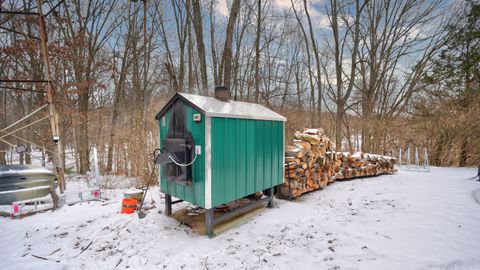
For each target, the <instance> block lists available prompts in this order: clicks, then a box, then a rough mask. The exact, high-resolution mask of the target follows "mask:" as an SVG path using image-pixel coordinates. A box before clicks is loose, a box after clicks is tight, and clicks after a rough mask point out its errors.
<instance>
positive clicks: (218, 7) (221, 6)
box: [214, 0, 230, 17]
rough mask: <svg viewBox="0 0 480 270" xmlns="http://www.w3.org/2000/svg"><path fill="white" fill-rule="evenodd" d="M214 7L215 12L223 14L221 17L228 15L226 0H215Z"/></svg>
mask: <svg viewBox="0 0 480 270" xmlns="http://www.w3.org/2000/svg"><path fill="white" fill-rule="evenodd" d="M214 9H215V12H216V13H217V14H218V15H220V16H223V17H228V15H229V12H230V11H229V10H228V4H227V0H218V1H216V3H215V7H214Z"/></svg>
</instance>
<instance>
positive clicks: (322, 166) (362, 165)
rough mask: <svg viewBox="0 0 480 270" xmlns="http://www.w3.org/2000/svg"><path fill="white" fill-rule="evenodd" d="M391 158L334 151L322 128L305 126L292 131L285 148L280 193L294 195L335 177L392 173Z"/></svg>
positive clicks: (320, 186)
mask: <svg viewBox="0 0 480 270" xmlns="http://www.w3.org/2000/svg"><path fill="white" fill-rule="evenodd" d="M395 161H396V159H395V158H393V157H388V156H381V155H374V154H368V153H362V152H356V153H353V154H351V153H349V152H335V151H333V150H332V143H331V141H330V139H329V138H328V137H327V136H325V133H324V131H323V129H321V128H306V129H304V130H303V132H300V131H297V132H295V139H294V140H293V142H292V144H291V145H288V146H287V148H286V151H285V183H284V185H283V186H282V187H280V194H281V195H283V196H293V197H298V196H300V195H302V194H303V193H306V192H309V191H313V190H317V189H320V188H323V187H325V186H326V185H327V184H329V183H332V182H333V181H335V180H345V179H351V178H355V177H363V176H375V175H380V174H384V173H393V172H394V171H395V169H394V165H395Z"/></svg>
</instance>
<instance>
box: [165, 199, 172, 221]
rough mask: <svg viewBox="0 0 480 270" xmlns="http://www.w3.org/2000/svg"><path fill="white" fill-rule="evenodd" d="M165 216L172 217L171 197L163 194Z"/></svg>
mask: <svg viewBox="0 0 480 270" xmlns="http://www.w3.org/2000/svg"><path fill="white" fill-rule="evenodd" d="M165 215H167V216H171V215H172V196H171V195H168V194H165Z"/></svg>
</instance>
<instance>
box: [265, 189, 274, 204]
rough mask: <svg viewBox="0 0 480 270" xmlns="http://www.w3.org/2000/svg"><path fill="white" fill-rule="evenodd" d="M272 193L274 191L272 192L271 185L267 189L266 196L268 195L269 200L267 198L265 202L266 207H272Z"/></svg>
mask: <svg viewBox="0 0 480 270" xmlns="http://www.w3.org/2000/svg"><path fill="white" fill-rule="evenodd" d="M273 193H274V192H273V187H272V188H269V189H267V194H268V197H270V200H268V203H267V207H268V208H272V207H273Z"/></svg>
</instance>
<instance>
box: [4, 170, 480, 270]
mask: <svg viewBox="0 0 480 270" xmlns="http://www.w3.org/2000/svg"><path fill="white" fill-rule="evenodd" d="M475 173H476V170H475V169H458V168H448V169H445V168H432V172H431V173H425V172H404V171H400V172H399V173H398V174H395V175H384V176H379V177H376V178H368V179H358V180H355V181H348V182H336V183H334V184H332V185H331V186H329V192H322V191H317V192H313V193H309V194H307V195H305V196H303V197H301V198H299V199H298V200H296V201H293V202H288V201H281V200H276V201H275V207H274V208H273V209H271V210H266V211H265V212H263V213H262V214H260V215H259V216H257V217H255V218H254V219H252V220H250V221H248V222H247V223H246V224H243V225H241V226H239V227H237V228H234V229H232V230H230V231H227V232H225V233H224V234H221V235H219V236H217V237H215V238H212V239H209V238H206V237H203V236H198V235H195V234H192V232H191V229H190V228H188V227H186V226H183V225H180V224H179V223H178V222H176V221H175V220H174V219H172V218H169V217H166V216H165V215H163V214H159V213H158V210H159V209H162V210H163V207H164V205H163V197H162V194H160V193H159V192H158V188H154V191H153V192H150V193H149V194H148V195H147V198H146V208H147V209H148V208H150V210H149V211H148V215H147V216H146V218H145V219H138V217H137V216H136V215H121V214H119V211H120V199H121V196H122V194H123V192H124V190H106V194H107V196H108V198H109V200H107V201H106V202H103V203H102V202H91V203H84V204H78V205H74V206H71V207H64V208H62V209H61V210H59V211H57V212H47V213H43V214H38V215H34V216H31V217H27V218H24V219H20V220H10V219H8V218H2V219H0V232H1V233H2V241H0V250H2V252H1V253H0V269H114V268H119V269H125V268H127V267H128V268H129V269H292V268H296V269H480V257H479V254H480V253H479V250H480V215H479V213H480V205H479V204H477V203H476V202H475V200H474V199H473V198H472V192H473V191H475V190H478V189H480V182H476V181H468V180H465V179H466V178H468V177H470V176H472V175H475ZM186 205H187V204H186V203H181V204H176V205H174V210H175V209H179V208H180V207H184V206H186ZM153 207H155V208H153ZM34 255H35V256H40V257H43V258H46V259H47V260H43V259H39V258H37V257H34Z"/></svg>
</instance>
